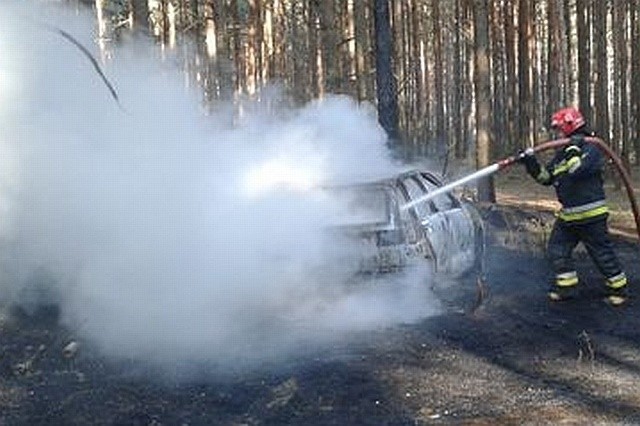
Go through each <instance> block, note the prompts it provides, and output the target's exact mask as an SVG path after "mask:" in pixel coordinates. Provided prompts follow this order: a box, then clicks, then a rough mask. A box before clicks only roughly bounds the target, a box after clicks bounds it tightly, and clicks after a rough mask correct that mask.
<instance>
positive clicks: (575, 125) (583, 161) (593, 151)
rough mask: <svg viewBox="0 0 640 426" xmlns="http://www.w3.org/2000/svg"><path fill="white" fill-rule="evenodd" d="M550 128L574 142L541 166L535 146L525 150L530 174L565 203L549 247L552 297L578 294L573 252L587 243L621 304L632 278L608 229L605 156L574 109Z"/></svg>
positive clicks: (610, 295) (609, 295)
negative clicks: (623, 267)
mask: <svg viewBox="0 0 640 426" xmlns="http://www.w3.org/2000/svg"><path fill="white" fill-rule="evenodd" d="M551 127H552V128H553V130H554V131H556V132H557V133H558V134H559V135H560V136H561V137H564V138H570V139H571V143H570V144H568V145H566V146H564V147H560V148H558V149H557V150H556V152H555V154H554V156H553V158H552V159H551V161H550V162H549V163H548V164H546V165H545V166H541V165H540V163H539V162H538V160H537V158H536V157H535V155H534V153H533V150H532V149H528V150H526V151H524V152H521V155H520V159H521V160H520V161H521V162H522V163H523V164H524V166H525V167H526V170H527V172H528V173H529V175H531V176H532V177H533V178H534V179H535V180H536V181H537V182H538V183H540V184H542V185H553V186H554V188H555V190H556V195H557V197H558V201H559V202H560V204H561V205H562V208H561V210H560V211H559V212H558V213H557V218H556V221H555V223H554V225H553V229H552V231H551V235H550V237H549V242H548V246H547V256H548V258H549V260H550V262H551V264H552V266H553V270H554V273H555V282H554V283H553V284H552V285H551V288H550V289H549V292H548V297H549V300H551V301H554V302H555V301H562V300H566V299H570V298H572V297H573V296H574V295H575V291H576V286H577V285H578V281H579V279H578V274H577V272H576V269H575V266H574V263H573V259H572V252H573V250H574V249H575V247H576V246H577V245H578V243H582V244H583V245H584V246H585V248H586V249H587V252H588V253H589V256H590V257H591V258H592V259H593V261H594V263H595V264H596V266H597V267H598V269H599V271H600V272H601V273H602V275H604V277H605V278H606V297H605V301H606V302H607V303H609V304H610V305H612V306H620V305H622V304H624V303H625V302H626V300H627V277H626V275H625V273H624V271H623V270H622V268H621V266H620V262H619V261H618V258H617V256H616V254H615V252H614V250H613V244H612V242H611V239H610V237H609V233H608V229H607V217H608V215H609V213H608V208H607V204H606V200H605V192H604V187H603V177H602V171H603V167H604V156H603V155H602V153H601V152H600V150H599V149H598V147H597V146H595V145H594V144H590V143H588V142H586V141H585V140H584V138H585V136H593V133H592V132H591V131H590V130H589V128H588V126H587V124H586V122H585V119H584V116H583V115H582V113H581V112H580V110H578V109H577V108H574V107H568V108H563V109H560V110H558V111H556V112H555V113H554V114H553V115H552V117H551Z"/></svg>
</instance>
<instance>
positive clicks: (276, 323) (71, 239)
mask: <svg viewBox="0 0 640 426" xmlns="http://www.w3.org/2000/svg"><path fill="white" fill-rule="evenodd" d="M23 3H28V4H30V5H32V6H34V5H35V6H36V7H37V13H36V11H35V7H32V9H33V10H29V9H27V8H26V7H25V6H24V5H23ZM35 16H37V17H39V18H38V19H40V20H41V21H42V20H43V19H44V18H42V17H46V22H45V23H46V24H47V25H53V26H57V27H60V28H63V29H64V30H65V31H67V32H68V33H70V34H72V35H73V36H74V37H75V38H77V39H78V40H79V41H80V42H82V43H83V44H84V45H85V46H87V47H89V48H90V49H91V50H92V51H95V49H96V48H95V45H94V43H93V41H92V40H93V37H94V29H93V27H92V25H93V24H92V20H91V18H90V17H88V16H82V15H77V14H76V13H75V12H74V13H71V12H69V11H65V10H64V9H60V8H54V7H51V6H50V5H49V4H45V3H41V2H16V3H12V2H7V1H5V2H4V3H3V6H2V10H1V11H0V25H1V27H2V28H3V31H2V34H1V35H0V51H1V52H3V54H2V55H0V118H1V119H0V122H1V123H2V127H3V128H2V132H0V260H1V262H2V263H1V264H0V267H1V270H0V273H1V275H0V300H2V301H4V303H5V304H8V303H19V304H22V305H23V306H25V307H26V308H27V309H29V308H30V307H34V306H36V305H37V304H41V303H56V304H59V306H60V308H61V317H62V321H63V322H64V323H65V324H66V325H67V326H68V327H70V329H71V330H74V331H75V332H76V333H77V334H78V336H79V337H80V338H83V339H85V340H87V341H89V342H92V343H93V344H95V345H96V346H97V347H98V348H100V350H101V351H102V352H103V353H105V354H107V355H109V356H114V357H115V358H116V359H118V358H120V357H126V358H133V359H136V360H149V361H152V362H154V363H157V364H159V365H162V366H165V367H167V368H176V366H178V365H187V364H189V363H191V362H196V363H213V364H216V365H219V366H222V367H224V366H225V365H235V366H237V365H256V364H258V363H262V362H265V361H269V362H271V361H274V360H277V359H283V357H287V356H289V355H291V354H294V353H296V352H297V351H298V349H299V348H301V347H306V348H308V347H309V345H315V346H317V347H321V346H322V345H323V344H326V343H329V342H332V341H335V339H341V338H345V336H347V335H349V334H350V333H352V332H354V331H359V330H367V329H374V328H379V327H383V326H387V325H390V324H394V323H398V322H404V321H415V320H417V319H419V318H422V317H424V316H426V315H429V314H430V313H433V312H434V310H435V309H436V308H435V304H434V302H430V300H429V299H430V296H429V294H428V292H427V290H426V289H427V285H426V282H425V281H426V280H427V279H428V277H427V273H426V271H423V270H420V269H416V270H412V272H411V275H410V276H409V275H405V276H397V277H389V278H385V279H384V280H379V281H378V282H369V283H366V285H359V286H353V285H352V284H350V282H351V280H352V277H353V272H354V270H355V268H356V266H357V255H358V250H359V248H358V247H354V246H352V245H351V244H350V243H347V242H346V241H343V240H341V239H339V237H337V236H336V234H335V233H332V232H327V229H329V228H330V227H331V224H332V223H333V222H334V220H335V218H336V215H337V214H339V213H340V212H341V208H342V206H340V205H338V204H336V202H335V201H334V200H332V199H330V198H327V196H326V195H323V193H322V192H316V191H310V189H311V188H315V187H318V186H325V185H334V184H345V183H350V182H355V181H363V180H367V179H375V178H379V177H383V176H388V175H390V174H393V173H396V172H398V171H399V170H401V168H402V167H401V166H400V165H398V164H397V163H395V162H394V161H392V160H391V156H390V154H389V152H388V150H387V148H386V146H385V138H384V134H383V132H382V131H381V129H380V128H379V127H378V125H377V124H376V120H375V116H374V114H373V111H371V110H369V109H368V108H367V107H363V106H359V105H356V104H355V103H354V102H353V101H351V100H349V99H347V98H342V97H328V98H326V99H325V100H323V101H318V102H312V103H310V104H309V105H307V106H305V107H303V108H301V109H298V110H287V109H284V108H282V109H279V110H278V111H277V113H274V112H273V110H270V111H264V110H261V107H260V104H254V105H250V106H249V107H248V108H245V113H244V115H242V116H238V115H237V114H230V113H227V112H228V111H232V110H233V109H232V108H228V109H225V108H219V111H220V113H218V114H214V115H213V116H211V115H204V114H203V113H202V111H201V108H200V105H199V97H198V95H197V93H192V92H190V91H188V90H186V89H185V88H184V85H183V82H182V79H181V77H180V76H179V74H178V73H177V72H176V71H174V70H170V69H167V66H166V65H162V64H159V63H158V62H156V61H153V60H151V59H140V57H139V55H140V52H141V51H145V49H144V48H140V49H137V50H136V51H134V50H128V49H127V48H120V50H118V51H116V52H115V57H114V58H113V60H112V61H110V62H108V63H107V64H106V65H105V66H104V71H105V73H106V74H107V75H108V76H109V78H110V79H111V81H112V82H113V83H114V86H115V87H116V89H117V90H118V92H119V94H120V97H121V102H122V105H123V108H124V110H121V109H120V108H118V106H117V105H116V103H115V102H113V100H112V99H111V98H110V95H109V93H108V90H107V88H106V87H105V86H104V85H103V83H102V81H101V80H100V78H99V76H98V75H97V73H95V71H94V70H93V67H92V65H91V64H90V62H89V61H88V60H87V58H85V57H84V56H83V55H82V53H81V52H80V51H79V49H77V48H76V47H75V46H73V45H72V44H71V43H69V42H68V41H66V40H64V39H63V38H62V37H60V35H59V34H56V33H55V32H52V31H50V30H48V29H47V27H46V26H43V25H41V24H40V23H39V21H38V20H37V19H35V18H33V17H35ZM96 56H98V55H97V54H96ZM274 101H277V99H274ZM270 104H273V102H271V103H270Z"/></svg>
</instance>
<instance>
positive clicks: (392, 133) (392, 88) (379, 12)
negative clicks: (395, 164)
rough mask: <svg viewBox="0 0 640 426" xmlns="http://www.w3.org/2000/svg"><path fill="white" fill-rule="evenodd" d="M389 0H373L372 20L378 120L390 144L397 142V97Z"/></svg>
mask: <svg viewBox="0 0 640 426" xmlns="http://www.w3.org/2000/svg"><path fill="white" fill-rule="evenodd" d="M389 18H390V15H389V1H388V0H375V10H374V22H375V37H376V83H377V87H376V92H377V95H378V121H379V122H380V125H381V126H382V128H383V129H384V130H385V131H386V132H387V136H388V137H389V140H390V143H391V144H394V145H395V144H397V143H399V139H400V133H399V129H398V99H397V97H396V79H395V76H394V74H393V39H392V37H391V23H390V21H389Z"/></svg>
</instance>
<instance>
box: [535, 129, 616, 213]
mask: <svg viewBox="0 0 640 426" xmlns="http://www.w3.org/2000/svg"><path fill="white" fill-rule="evenodd" d="M525 165H526V166H527V171H528V172H529V174H530V175H531V176H532V177H533V178H534V179H535V180H536V181H537V182H539V183H541V184H542V185H553V186H554V188H555V190H556V194H557V197H558V201H560V204H562V209H561V210H560V212H559V213H558V218H559V219H560V220H562V221H565V222H572V223H583V222H588V221H590V220H593V219H596V218H601V217H603V216H604V215H606V214H607V213H608V208H607V204H606V200H605V192H604V187H603V177H602V169H603V166H604V156H603V155H602V152H601V151H600V150H599V149H598V147H597V146H595V145H593V144H590V143H588V142H585V141H584V140H582V139H579V140H577V142H576V143H574V144H571V145H568V146H565V147H563V148H560V149H557V150H556V152H555V155H554V156H553V158H552V159H551V161H549V163H547V164H546V165H545V166H544V167H541V166H540V165H539V163H538V161H537V160H536V159H535V157H533V156H532V158H531V159H530V160H529V161H528V162H526V163H525Z"/></svg>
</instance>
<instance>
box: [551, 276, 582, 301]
mask: <svg viewBox="0 0 640 426" xmlns="http://www.w3.org/2000/svg"><path fill="white" fill-rule="evenodd" d="M577 286H578V273H577V272H576V271H570V272H563V273H560V274H558V275H556V282H555V284H554V285H552V286H551V288H550V289H549V291H548V292H547V296H548V297H549V301H551V302H562V301H564V300H569V299H573V298H574V297H575V295H576V287H577Z"/></svg>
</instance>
